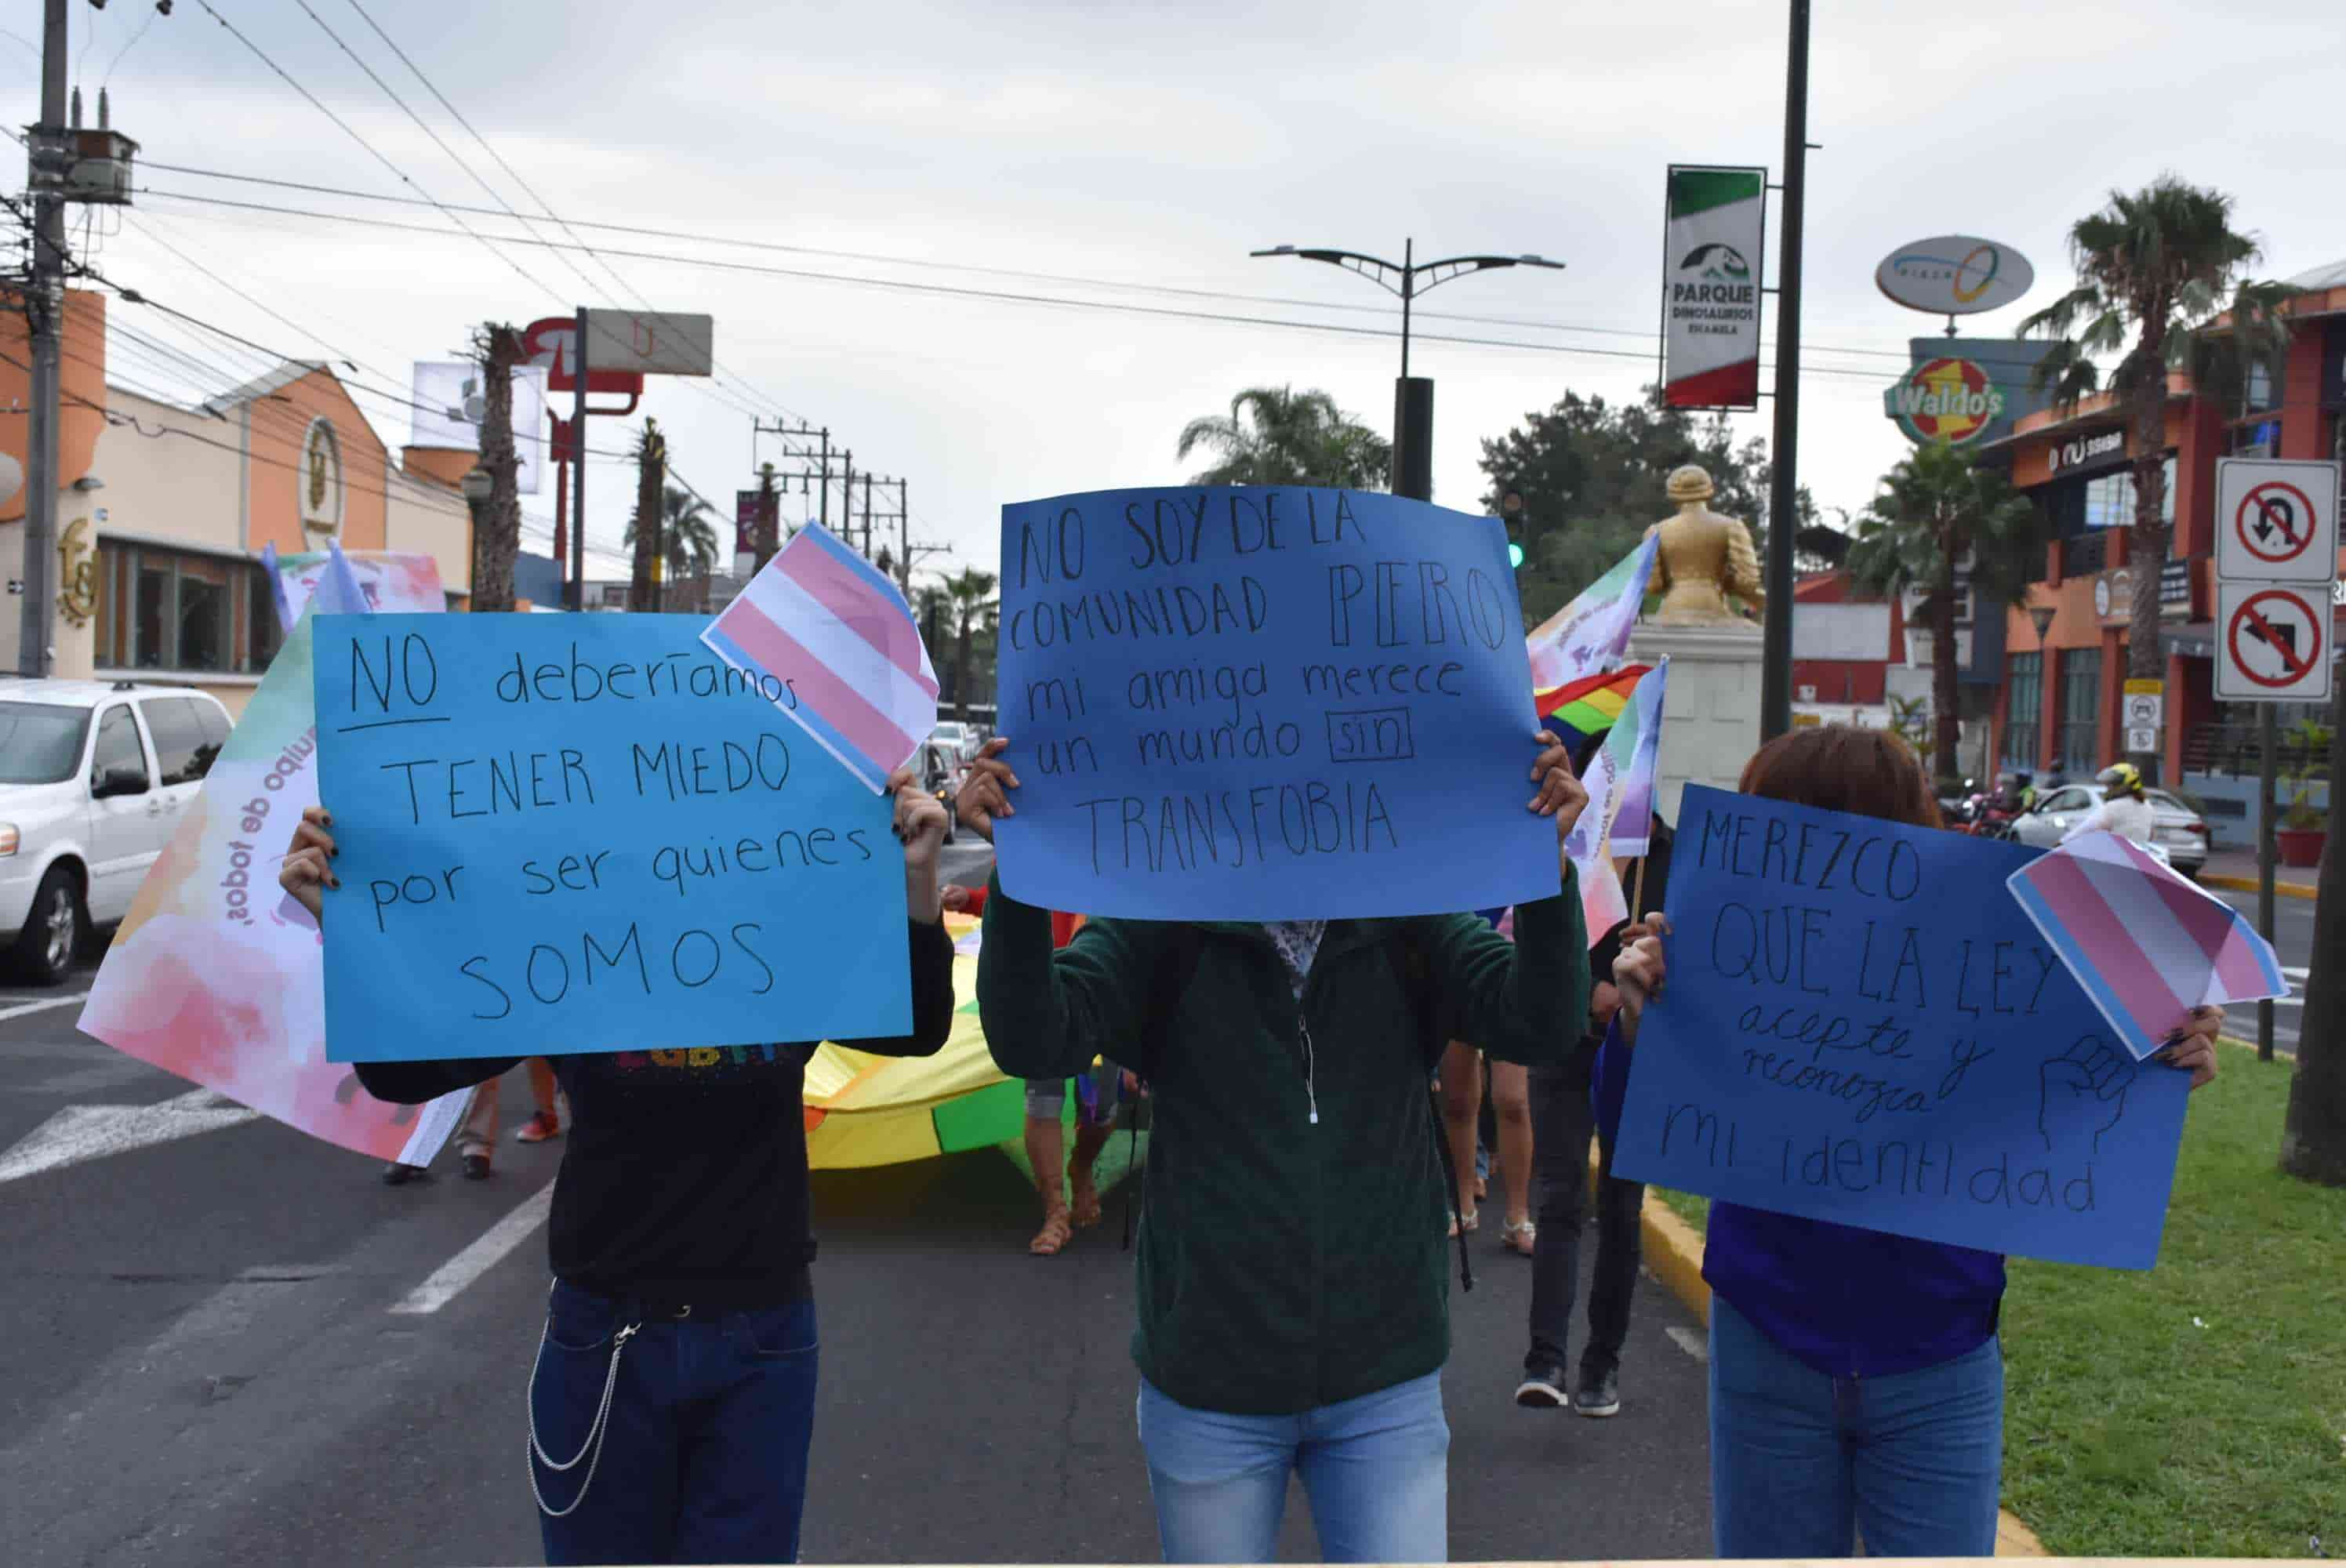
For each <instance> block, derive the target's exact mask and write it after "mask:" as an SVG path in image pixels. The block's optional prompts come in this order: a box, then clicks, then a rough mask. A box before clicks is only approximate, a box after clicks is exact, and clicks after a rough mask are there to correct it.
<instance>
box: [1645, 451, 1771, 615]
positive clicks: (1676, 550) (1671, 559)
mask: <svg viewBox="0 0 2346 1568" xmlns="http://www.w3.org/2000/svg"><path fill="white" fill-rule="evenodd" d="M1668 490H1669V496H1670V499H1671V500H1673V501H1675V502H1677V503H1678V515H1677V516H1675V517H1668V518H1665V519H1663V520H1662V521H1661V522H1659V523H1657V524H1654V525H1653V526H1652V527H1651V528H1648V529H1647V530H1646V532H1647V535H1649V536H1651V535H1660V539H1661V543H1660V545H1659V547H1658V549H1657V550H1656V551H1655V553H1654V585H1655V586H1657V587H1658V588H1659V589H1660V590H1661V594H1662V602H1661V604H1660V606H1658V608H1657V609H1656V610H1655V611H1654V615H1653V624H1654V625H1655V626H1741V627H1744V628H1746V629H1748V630H1755V631H1756V630H1757V629H1758V628H1757V627H1756V626H1753V625H1752V623H1751V622H1750V621H1749V620H1747V619H1745V618H1744V617H1743V616H1740V615H1739V614H1737V613H1736V611H1735V609H1734V607H1733V606H1731V605H1729V603H1728V596H1729V594H1732V595H1734V596H1736V597H1737V598H1739V599H1740V600H1742V601H1743V602H1744V603H1745V604H1748V605H1749V606H1751V608H1752V610H1753V612H1754V613H1755V614H1756V613H1758V612H1760V611H1761V610H1764V609H1766V608H1767V605H1768V599H1767V596H1766V595H1765V594H1764V593H1762V592H1761V591H1760V557H1759V555H1758V553H1757V552H1756V551H1754V550H1753V549H1752V547H1751V531H1750V530H1749V528H1747V527H1745V526H1744V525H1743V524H1742V523H1741V522H1739V521H1738V520H1737V519H1735V518H1733V517H1722V516H1720V515H1719V514H1718V513H1716V512H1713V511H1712V510H1711V509H1710V508H1709V505H1707V504H1706V503H1707V502H1709V500H1710V497H1711V485H1710V475H1709V474H1708V473H1704V472H1703V471H1702V470H1701V469H1699V468H1698V467H1696V466H1695V465H1694V464H1693V463H1688V464H1687V465H1686V466H1685V467H1683V468H1675V469H1672V470H1671V471H1670V477H1669V481H1668Z"/></svg>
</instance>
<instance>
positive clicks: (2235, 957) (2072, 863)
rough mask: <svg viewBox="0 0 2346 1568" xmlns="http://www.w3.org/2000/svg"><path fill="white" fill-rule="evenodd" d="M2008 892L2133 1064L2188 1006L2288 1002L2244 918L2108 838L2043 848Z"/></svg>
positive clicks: (2136, 849) (2274, 967)
mask: <svg viewBox="0 0 2346 1568" xmlns="http://www.w3.org/2000/svg"><path fill="white" fill-rule="evenodd" d="M2008 885H2009V886H2010V887H2011V889H2012V896H2013V897H2014V898H2016V899H2018V900H2019V901H2020V907H2021V908H2022V909H2024V910H2025V911H2028V918H2029V919H2030V920H2032V921H2035V922H2036V929H2037V930H2038V931H2039V932H2043V933H2044V936H2045V941H2047V942H2051V943H2052V944H2053V951H2054V952H2055V953H2057V954H2059V955H2060V959H2061V962H2062V964H2063V965H2064V966H2065V967H2066V968H2067V970H2068V971H2069V972H2070V973H2071V974H2072V975H2074V976H2076V981H2077V983H2078V984H2079V985H2081V986H2083V987H2085V990H2086V995H2088V996H2090V997H2092V998H2093V999H2094V1005H2095V1006H2096V1007H2098V1008H2100V1009H2101V1012H2102V1016H2103V1017H2104V1018H2106V1019H2107V1020H2108V1021H2109V1024H2110V1027H2111V1028H2112V1029H2115V1030H2117V1033H2118V1035H2119V1037H2120V1038H2121V1039H2123V1040H2124V1041H2125V1042H2126V1045H2127V1050H2128V1051H2130V1052H2132V1053H2133V1054H2134V1056H2135V1058H2136V1060H2137V1061H2139V1060H2140V1059H2142V1058H2143V1057H2145V1056H2147V1055H2149V1054H2151V1053H2152V1052H2154V1051H2156V1050H2157V1049H2158V1048H2159V1047H2160V1046H2162V1045H2164V1044H2167V1040H2168V1034H2169V1033H2171V1032H2172V1031H2173V1030H2174V1029H2175V1028H2176V1026H2177V1025H2178V1024H2180V1023H2182V1022H2183V1019H2184V1015H2185V1014H2186V1013H2189V1012H2190V1011H2191V1009H2193V1008H2194V1007H2207V1006H2218V1005H2221V1004H2222V1003H2228V1002H2253V1001H2256V1000H2258V999H2259V998H2260V997H2266V996H2287V995H2288V994H2289V983H2288V982H2287V981H2286V980H2284V979H2283V978H2282V977H2281V972H2280V961H2279V960H2277V959H2276V958H2275V957H2274V956H2273V950H2272V947H2271V944H2270V943H2269V942H2266V941H2265V940H2264V938H2262V937H2260V936H2259V935H2258V934H2257V933H2256V931H2255V929H2254V928H2253V927H2251V926H2250V925H2249V922H2248V919H2247V917H2246V916H2244V915H2242V914H2241V913H2240V912H2239V911H2238V910H2235V909H2234V908H2232V906H2231V905H2229V904H2228V903H2225V902H2223V901H2221V900H2219V899H2217V898H2215V897H2213V896H2211V895H2209V894H2208V893H2204V892H2202V891H2199V890H2198V888H2196V887H2194V886H2192V884H2191V883H2189V882H2188V881H2184V880H2183V879H2182V878H2181V877H2179V876H2178V875H2177V874H2176V873H2175V872H2174V871H2170V870H2168V868H2167V867H2166V866H2165V865H2163V864H2161V863H2160V862H2159V861H2158V860H2155V859H2154V858H2152V857H2151V855H2149V854H2148V853H2147V851H2145V850H2143V848H2142V847H2141V846H2140V845H2138V844H2136V843H2133V842H2132V841H2130V840H2127V839H2125V838H2122V837H2120V836H2119V835H2117V834H2116V833H2086V834H2082V835H2080V836H2079V837H2077V838H2075V839H2072V840H2069V841H2068V842H2067V843H2066V844H2063V845H2062V846H2060V847H2059V848H2058V849H2055V850H2046V851H2045V853H2044V854H2043V855H2041V856H2039V857H2038V858H2037V859H2035V860H2031V861H2030V862H2029V863H2028V864H2027V865H2025V866H2024V867H2022V868H2021V869H2020V870H2019V871H2015V872H2014V873H2013V874H2012V876H2011V879H2010V881H2009V883H2008Z"/></svg>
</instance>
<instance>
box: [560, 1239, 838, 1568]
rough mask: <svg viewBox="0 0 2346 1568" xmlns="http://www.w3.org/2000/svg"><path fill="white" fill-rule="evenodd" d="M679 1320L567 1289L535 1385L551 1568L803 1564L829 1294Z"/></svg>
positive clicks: (668, 1314) (562, 1293) (562, 1291)
mask: <svg viewBox="0 0 2346 1568" xmlns="http://www.w3.org/2000/svg"><path fill="white" fill-rule="evenodd" d="M672 1313H673V1309H672V1308H670V1309H668V1311H665V1312H663V1311H653V1312H650V1313H647V1312H646V1310H645V1309H644V1308H640V1307H639V1306H637V1305H636V1304H634V1303H630V1302H626V1301H620V1300H616V1299H613V1298H609V1297H606V1296H597V1295H594V1294H592V1293H590V1292H588V1291H585V1290H581V1289H578V1288H576V1287H575V1286H571V1285H566V1284H562V1283H560V1282H556V1285H555V1287H554V1295H553V1299H552V1302H551V1303H550V1305H549V1307H548V1308H547V1312H546V1339H545V1343H544V1346H543V1348H542V1349H540V1351H539V1353H538V1361H537V1368H536V1370H535V1374H534V1375H533V1376H532V1378H531V1380H530V1390H529V1406H530V1420H531V1423H532V1429H533V1434H534V1435H533V1438H532V1442H533V1451H532V1453H531V1455H530V1468H531V1480H532V1481H533V1482H534V1483H535V1486H536V1489H537V1494H538V1500H539V1512H538V1525H539V1529H540V1532H542V1534H543V1535H544V1537H545V1542H546V1562H548V1563H794V1562H796V1561H798V1554H799V1519H800V1517H801V1514H803V1513H804V1512H805V1511H806V1483H807V1448H808V1445H809V1443H810V1441H811V1440H812V1438H813V1435H814V1387H815V1355H816V1351H815V1319H814V1303H813V1302H811V1301H800V1302H795V1303H793V1304H791V1305H790V1306H787V1307H774V1308H766V1309H763V1310H760V1311H751V1312H720V1311H710V1312H708V1313H707V1314H706V1315H704V1314H702V1313H699V1312H693V1313H690V1314H688V1315H686V1316H674V1315H671V1314H672ZM630 1325H635V1326H636V1327H635V1329H634V1332H632V1333H627V1329H629V1327H630ZM623 1336H624V1338H623ZM615 1358H616V1365H617V1373H616V1376H614V1370H613V1369H614V1361H615ZM606 1388H608V1390H609V1414H608V1416H607V1418H606V1419H605V1420H604V1421H603V1422H602V1423H601V1425H600V1428H599V1430H598V1427H597V1411H598V1410H602V1409H603V1408H604V1400H605V1390H606ZM556 1466H562V1467H565V1468H561V1469H557V1468H556Z"/></svg>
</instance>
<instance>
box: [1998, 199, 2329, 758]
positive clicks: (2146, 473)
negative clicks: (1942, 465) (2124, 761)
mask: <svg viewBox="0 0 2346 1568" xmlns="http://www.w3.org/2000/svg"><path fill="white" fill-rule="evenodd" d="M2260 254H2261V252H2260V251H2259V248H2258V245H2257V241H2256V239H2254V238H2253V237H2251V236H2249V235H2246V234H2240V233H2237V232H2235V231H2234V230H2233V229H2232V199H2231V198H2230V197H2229V196H2227V195H2225V194H2224V193H2223V192H2222V191H2219V190H2212V189H2202V188H2198V187H2197V186H2191V185H2186V184H2185V183H2184V182H2183V181H2182V180H2180V179H2178V178H2175V177H2174V176H2172V175H2165V176H2162V177H2160V178H2158V179H2156V180H2154V181H2152V182H2151V183H2150V184H2149V185H2147V186H2146V187H2144V188H2142V189H2140V190H2138V191H2134V192H2130V193H2129V192H2127V191H2121V190H2114V191H2112V192H2111V193H2110V200H2109V205H2108V206H2106V207H2105V208H2103V209H2101V210H2100V211H2098V212H2095V213H2092V214H2089V215H2088V216H2086V217H2085V218H2081V219H2078V220H2077V221H2076V224H2075V225H2074V226H2072V227H2071V229H2070V230H2069V256H2070V260H2071V261H2072V262H2073V263H2074V264H2075V265H2076V270H2077V282H2076V287H2075V288H2073V289H2071V290H2069V291H2068V292H2067V293H2066V294H2064V295H2062V296H2061V297H2060V298H2059V299H2057V300H2054V301H2053V303H2051V304H2050V305H2047V306H2046V307H2045V309H2043V310H2042V311H2037V312H2036V313H2035V315H2033V316H2031V317H2029V318H2028V319H2027V320H2026V321H2023V322H2022V323H2021V324H2020V331H2021V333H2022V335H2023V336H2036V337H2044V338H2050V339H2052V340H2054V341H2053V346H2052V348H2051V350H2050V351H2048V352H2047V353H2046V354H2045V357H2044V358H2043V359H2042V360H2039V361H2037V363H2036V367H2035V370H2034V371H2033V372H2030V376H2031V381H2032V382H2033V384H2034V386H2035V389H2036V390H2037V391H2038V392H2051V393H2052V400H2053V402H2054V404H2055V407H2057V408H2059V409H2061V410H2062V411H2063V412H2065V413H2074V412H2076V407H2077V404H2078V403H2079V402H2082V401H2083V400H2084V399H2085V398H2086V397H2088V396H2091V395H2093V394H2094V393H2096V392H2100V391H2102V390H2103V376H2102V372H2101V369H2100V367H2099V366H2098V365H2097V364H2096V362H2095V356H2096V355H2109V354H2115V353H2119V352H2120V351H2124V357H2123V358H2122V359H2120V360H2119V361H2118V364H2117V369H2116V370H2114V371H2112V372H2110V373H2109V377H2108V390H2109V391H2110V392H2112V393H2114V394H2115V395H2116V397H2117V400H2118V402H2119V404H2120V406H2122V407H2123V408H2124V409H2125V411H2126V416H2127V423H2128V424H2129V425H2130V426H2131V428H2132V434H2133V447H2134V494H2135V520H2134V524H2133V526H2132V527H2131V528H2130V529H2129V530H2128V531H2127V565H2128V566H2129V567H2131V568H2132V571H2133V574H2134V603H2133V605H2132V606H2130V613H2129V616H2128V630H2127V674H2128V675H2129V676H2132V677H2142V678H2148V679H2157V678H2159V677H2163V676H2164V675H2165V674H2166V665H2167V656H2166V654H2165V653H2164V652H2163V651H2162V650H2161V648H2160V647H2159V641H2158V625H2159V616H2158V580H2159V576H2160V574H2161V572H2162V570H2163V569H2164V567H2165V566H2166V565H2167V535H2168V530H2167V524H2166V523H2165V522H2164V521H2163V514H2164V511H2165V505H2166V493H2167V474H2166V470H2165V463H2166V446H2167V378H2168V372H2169V371H2175V370H2180V371H2187V372H2195V373H2198V374H2203V375H2206V376H2208V378H2209V379H2210V381H2211V382H2214V383H2216V385H2217V386H2218V387H2219V388H2222V387H2226V386H2229V384H2231V383H2232V382H2234V380H2235V379H2238V380H2240V381H2242V382H2244V381H2245V379H2246V376H2247V372H2248V366H2249V364H2250V363H2252V362H2253V361H2254V360H2255V359H2256V358H2257V357H2258V356H2259V355H2260V354H2263V355H2270V352H2271V350H2272V347H2273V345H2274V343H2275V342H2276V341H2280V342H2281V344H2282V345H2283V346H2285V345H2286V329H2285V327H2277V325H2276V323H2278V322H2279V320H2280V305H2281V302H2282V301H2283V300H2285V299H2286V298H2287V296H2288V292H2289V290H2287V289H2286V288H2284V287H2282V286H2280V285H2276V284H2270V283H2259V284H2248V285H2246V286H2245V287H2244V286H2243V279H2242V274H2243V272H2244V271H2245V270H2246V269H2247V268H2248V267H2249V265H2251V264H2252V263H2254V262H2255V261H2256V260H2258V259H2259V256H2260ZM2228 293H2229V295H2230V296H2231V298H2232V299H2233V300H2235V301H2236V302H2238V303H2239V304H2240V305H2241V306H2242V307H2243V309H2244V310H2245V311H2246V312H2247V315H2246V317H2245V318H2244V319H2243V320H2241V321H2239V322H2238V323H2237V324H2236V325H2234V326H2232V327H2231V328H2230V329H2229V330H2215V329H2216V317H2217V314H2218V312H2219V311H2221V310H2222V309H2223V307H2224V304H2225V302H2226V298H2227V295H2228ZM2277 334H2278V337H2277ZM2129 338H2131V342H2129ZM2134 762H2135V765H2136V766H2137V767H2138V768H2140V769H2143V770H2144V772H2145V773H2146V775H2147V776H2150V777H2156V776H2157V774H2156V769H2157V766H2158V759H2157V757H2156V756H2155V755H2153V754H2150V753H2139V754H2137V755H2136V757H2135V759H2134Z"/></svg>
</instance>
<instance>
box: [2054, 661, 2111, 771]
mask: <svg viewBox="0 0 2346 1568" xmlns="http://www.w3.org/2000/svg"><path fill="white" fill-rule="evenodd" d="M2101 720H2102V650H2101V649H2099V648H2072V649H2070V650H2069V651H2068V652H2066V653H2065V654H2063V655H2062V656H2061V735H2060V752H2061V769H2062V771H2064V772H2066V773H2091V772H2092V771H2094V769H2096V768H2097V767H2099V766H2100V760H2099V759H2100V757H2101V728H2102V724H2101Z"/></svg>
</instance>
